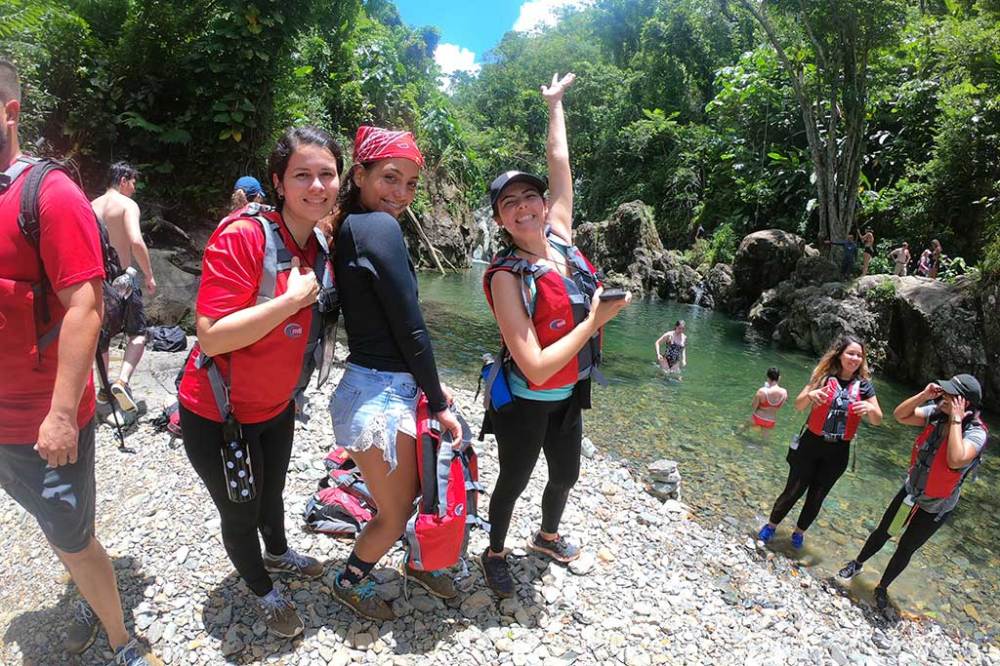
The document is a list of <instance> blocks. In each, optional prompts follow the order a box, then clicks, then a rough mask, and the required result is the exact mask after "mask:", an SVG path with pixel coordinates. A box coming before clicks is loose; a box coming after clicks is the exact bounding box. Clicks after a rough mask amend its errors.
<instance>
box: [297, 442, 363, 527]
mask: <svg viewBox="0 0 1000 666" xmlns="http://www.w3.org/2000/svg"><path fill="white" fill-rule="evenodd" d="M323 462H324V464H325V465H326V468H327V475H326V476H325V477H323V478H322V479H321V480H320V482H319V489H318V490H317V491H316V493H315V494H314V495H313V496H312V497H311V498H310V499H309V501H308V502H307V503H306V508H305V511H303V512H302V516H303V518H304V519H305V528H306V529H307V530H308V531H310V532H317V533H320V534H329V535H330V536H335V537H346V538H354V537H357V535H358V534H359V533H360V532H361V530H362V528H364V526H365V525H366V524H367V523H368V521H370V520H371V519H372V517H373V516H374V515H375V500H373V499H372V496H371V493H370V492H369V491H368V486H366V485H365V482H364V480H363V479H362V478H361V472H360V471H358V470H357V469H356V468H355V466H354V462H353V461H352V460H351V458H350V456H349V455H348V453H347V450H346V449H344V448H343V447H337V448H335V449H334V450H333V451H331V452H330V453H328V454H327V456H326V459H325V460H324V461H323Z"/></svg>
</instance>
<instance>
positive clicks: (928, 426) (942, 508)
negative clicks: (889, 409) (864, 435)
mask: <svg viewBox="0 0 1000 666" xmlns="http://www.w3.org/2000/svg"><path fill="white" fill-rule="evenodd" d="M982 399H983V393H982V388H981V387H980V385H979V380H977V379H976V378H975V377H973V376H972V375H956V376H955V377H952V378H951V379H949V380H947V381H938V382H937V383H932V384H928V385H927V387H926V388H924V390H923V391H921V392H920V393H918V394H916V395H914V396H912V397H910V398H908V399H906V400H904V401H903V402H902V403H900V405H899V407H896V409H895V411H894V412H893V413H892V415H893V417H895V419H896V421H897V422H899V423H901V424H903V425H908V426H916V427H919V428H922V430H921V432H920V434H919V435H917V438H916V440H915V441H914V442H913V449H912V451H911V453H910V470H909V472H908V474H907V476H906V481H905V483H904V484H903V487H902V488H900V489H899V492H897V493H896V496H895V497H894V498H893V499H892V501H891V502H889V508H887V509H886V510H885V514H884V515H883V516H882V520H881V522H879V524H878V527H876V528H875V531H874V532H872V533H871V535H870V536H869V537H868V540H867V541H866V542H865V545H864V547H863V548H862V549H861V552H860V553H858V556H857V557H856V558H854V559H853V560H851V561H850V562H848V563H847V564H845V565H844V568H843V569H841V570H840V577H841V578H851V577H853V576H854V575H855V574H857V573H858V572H859V571H861V568H862V567H863V566H864V563H865V562H867V561H868V559H869V558H870V557H871V556H872V555H874V554H875V553H877V552H878V551H880V550H881V549H882V547H883V546H885V544H886V542H887V541H889V539H890V538H892V537H893V536H896V535H899V543H898V545H897V546H896V552H895V553H893V554H892V559H891V560H889V564H887V565H886V567H885V571H883V572H882V578H881V580H879V583H878V585H877V586H875V590H874V594H875V605H876V606H878V607H879V609H884V608H886V607H887V606H888V605H889V595H888V592H887V588H888V587H889V585H891V584H892V581H894V580H896V577H897V576H899V574H901V573H903V570H904V569H905V568H906V565H908V564H909V563H910V558H911V557H913V554H914V553H916V552H917V550H918V549H919V548H920V547H921V546H923V545H924V544H925V543H927V540H928V539H930V538H931V537H932V536H934V533H935V532H937V531H938V529H940V527H941V526H942V525H944V524H945V523H946V522H948V519H949V518H951V514H952V512H953V511H954V510H955V507H956V506H957V505H958V499H959V497H960V496H961V494H962V483H963V482H964V481H965V479H966V478H968V476H969V474H970V473H971V472H972V470H973V469H975V468H976V466H977V465H978V464H979V461H980V458H981V456H982V452H983V448H984V447H985V446H986V439H987V433H986V426H985V424H984V423H983V421H982V419H981V418H980V414H979V405H980V404H981V403H982Z"/></svg>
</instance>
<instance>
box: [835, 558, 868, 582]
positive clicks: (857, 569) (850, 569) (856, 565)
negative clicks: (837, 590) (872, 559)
mask: <svg viewBox="0 0 1000 666" xmlns="http://www.w3.org/2000/svg"><path fill="white" fill-rule="evenodd" d="M864 568H865V565H863V564H861V562H858V561H857V560H851V561H850V562H848V563H847V564H845V565H844V568H843V569H841V570H840V571H839V572H838V573H837V575H838V576H840V577H841V578H854V577H855V576H856V575H857V574H859V573H861V570H862V569H864Z"/></svg>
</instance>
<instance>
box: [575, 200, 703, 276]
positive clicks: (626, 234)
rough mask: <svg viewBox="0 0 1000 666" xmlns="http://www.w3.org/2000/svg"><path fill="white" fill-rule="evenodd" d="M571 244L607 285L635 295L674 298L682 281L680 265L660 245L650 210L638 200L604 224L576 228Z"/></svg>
mask: <svg viewBox="0 0 1000 666" xmlns="http://www.w3.org/2000/svg"><path fill="white" fill-rule="evenodd" d="M574 241H575V242H576V244H577V246H578V247H579V248H580V250H581V251H582V252H583V253H584V254H585V255H586V256H587V257H588V258H589V259H590V260H591V262H593V263H594V265H595V266H597V267H598V268H600V269H602V270H603V271H604V272H605V274H606V275H607V278H608V279H607V282H608V284H610V285H614V286H620V287H624V288H626V289H629V290H630V291H632V292H633V293H634V294H636V295H642V294H645V293H650V292H656V293H660V294H661V295H666V294H671V295H673V294H675V293H677V288H678V287H677V285H678V284H680V283H682V282H683V279H684V278H683V276H682V275H681V267H680V264H679V262H678V261H677V259H676V257H675V256H673V255H672V254H670V253H669V252H666V251H665V250H664V249H663V243H662V242H660V237H659V235H658V234H657V232H656V224H655V223H654V221H653V210H652V209H651V208H650V207H649V206H647V205H646V204H644V203H642V202H641V201H631V202H629V203H625V204H622V205H621V206H619V207H618V209H617V210H615V212H614V213H613V214H612V215H611V217H610V218H608V219H607V220H604V221H603V222H587V223H584V224H581V225H579V226H578V227H577V228H576V229H575V231H574Z"/></svg>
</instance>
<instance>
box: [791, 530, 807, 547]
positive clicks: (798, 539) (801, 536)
mask: <svg viewBox="0 0 1000 666" xmlns="http://www.w3.org/2000/svg"><path fill="white" fill-rule="evenodd" d="M805 543H806V535H805V532H792V548H794V549H795V550H802V546H804V545H805Z"/></svg>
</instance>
